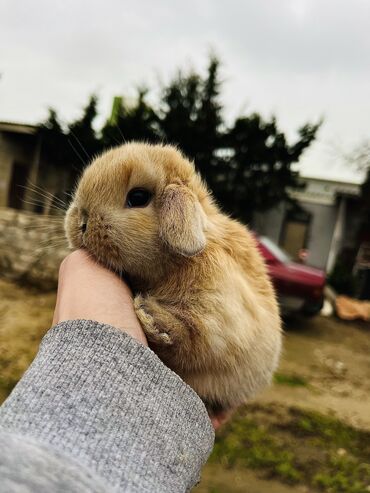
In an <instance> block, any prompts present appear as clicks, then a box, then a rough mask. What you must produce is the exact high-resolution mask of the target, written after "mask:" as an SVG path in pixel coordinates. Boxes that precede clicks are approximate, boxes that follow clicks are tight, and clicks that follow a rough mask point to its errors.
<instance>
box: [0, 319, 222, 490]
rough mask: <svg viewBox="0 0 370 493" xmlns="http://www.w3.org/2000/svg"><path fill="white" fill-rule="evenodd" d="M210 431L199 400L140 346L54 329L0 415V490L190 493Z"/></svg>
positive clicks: (106, 332) (99, 327)
mask: <svg viewBox="0 0 370 493" xmlns="http://www.w3.org/2000/svg"><path fill="white" fill-rule="evenodd" d="M213 439H214V433H213V428H212V426H211V423H210V420H209V418H208V415H207V412H206V410H205V407H204V405H203V403H202V402H201V400H200V399H199V397H198V396H197V395H196V394H195V393H194V392H193V390H192V389H191V388H190V387H188V386H187V385H186V384H185V383H184V382H183V381H182V380H181V379H180V378H179V377H178V376H177V375H175V374H174V373H173V372H172V371H171V370H169V369H168V368H167V367H166V366H165V365H164V364H163V363H162V362H161V361H160V360H159V359H158V358H157V356H156V355H155V354H154V353H153V352H152V351H151V350H150V349H148V348H147V347H144V346H143V345H142V344H140V343H139V342H137V341H136V340H134V339H132V338H131V337H130V336H128V335H126V334H125V333H124V332H122V331H119V330H118V329H115V328H113V327H110V326H107V325H103V324H99V323H97V322H92V321H86V320H76V321H72V322H63V323H60V324H59V325H57V326H55V327H54V328H52V329H51V330H50V331H49V332H48V333H47V335H46V336H45V337H44V339H43V341H42V343H41V346H40V350H39V352H38V355H37V356H36V358H35V360H34V362H33V363H32V365H31V366H30V368H29V369H28V371H27V372H26V373H25V375H24V376H23V378H22V379H21V381H20V382H19V383H18V385H17V386H16V387H15V389H14V390H13V392H12V393H11V395H10V397H9V398H8V399H7V400H6V401H5V403H4V404H3V406H2V407H1V408H0V491H1V492H6V493H13V492H17V493H18V492H19V493H36V492H37V493H44V492H45V493H46V492H47V493H53V492H60V493H62V492H63V493H77V492H78V493H83V492H99V493H101V492H130V493H131V492H150V493H157V492H158V493H177V492H186V491H189V490H190V489H191V488H192V487H193V486H194V485H195V484H196V483H197V481H198V480H199V473H200V469H201V467H202V465H203V464H204V463H205V461H206V460H207V458H208V455H209V453H210V451H211V448H212V445H213Z"/></svg>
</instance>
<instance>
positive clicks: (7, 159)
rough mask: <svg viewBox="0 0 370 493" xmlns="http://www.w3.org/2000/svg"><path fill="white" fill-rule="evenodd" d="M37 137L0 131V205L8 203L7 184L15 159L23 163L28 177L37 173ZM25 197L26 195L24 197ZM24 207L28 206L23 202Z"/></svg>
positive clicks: (3, 205) (8, 183) (30, 177)
mask: <svg viewBox="0 0 370 493" xmlns="http://www.w3.org/2000/svg"><path fill="white" fill-rule="evenodd" d="M37 144H38V139H37V138H36V137H35V136H33V135H23V134H10V133H5V132H0V207H6V206H7V205H8V194H9V185H10V180H11V176H12V170H13V163H14V162H15V161H17V162H19V163H22V164H24V167H25V170H24V172H25V173H27V174H28V176H29V179H30V180H31V179H32V176H33V175H35V173H36V174H37V170H36V169H35V167H36V164H37V162H36V161H37V147H38V145H37ZM25 199H26V197H25ZM24 208H25V209H28V208H29V207H28V206H27V205H26V204H25V207H24Z"/></svg>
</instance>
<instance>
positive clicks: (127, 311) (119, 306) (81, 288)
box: [53, 250, 231, 430]
mask: <svg viewBox="0 0 370 493" xmlns="http://www.w3.org/2000/svg"><path fill="white" fill-rule="evenodd" d="M79 319H85V320H96V321H97V322H101V323H104V324H108V325H112V326H113V327H116V328H118V329H121V330H123V331H124V332H126V333H127V334H129V335H130V336H131V337H133V338H135V339H137V340H138V341H139V342H141V343H142V344H144V345H145V346H147V345H148V342H147V340H146V337H145V334H144V332H143V329H142V328H141V325H140V323H139V321H138V319H137V317H136V314H135V310H134V305H133V297H132V293H131V290H130V288H129V287H128V286H127V284H125V282H124V281H123V280H122V279H120V278H119V277H118V276H117V275H116V274H114V273H113V272H111V271H109V270H108V269H106V268H105V267H103V266H102V265H100V264H98V263H97V262H96V261H95V260H94V259H93V258H92V257H91V256H90V255H89V254H88V253H87V252H86V251H85V250H76V251H74V252H73V253H71V254H69V255H68V256H67V257H66V258H65V259H64V260H63V262H62V264H61V266H60V270H59V281H58V294H57V302H56V306H55V311H54V318H53V325H55V324H57V323H59V322H63V321H66V320H79ZM230 416H231V413H219V414H216V415H213V416H210V419H211V422H212V424H213V427H214V429H215V430H217V429H218V428H219V427H220V426H221V425H222V424H224V423H225V422H226V421H227V420H228V419H229V418H230Z"/></svg>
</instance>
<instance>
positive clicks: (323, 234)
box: [252, 202, 337, 269]
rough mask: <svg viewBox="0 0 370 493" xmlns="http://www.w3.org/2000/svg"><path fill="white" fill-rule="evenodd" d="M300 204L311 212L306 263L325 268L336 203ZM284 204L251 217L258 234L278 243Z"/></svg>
mask: <svg viewBox="0 0 370 493" xmlns="http://www.w3.org/2000/svg"><path fill="white" fill-rule="evenodd" d="M300 205H301V206H302V207H303V209H305V210H306V211H307V212H309V213H311V214H312V219H311V224H310V227H309V231H308V245H307V248H308V251H309V254H308V258H307V264H308V265H312V266H314V267H319V268H321V269H325V267H326V263H327V259H328V255H329V250H330V245H331V240H332V236H333V231H334V226H335V220H336V216H337V205H322V204H312V203H307V202H301V203H300ZM285 210H286V206H285V204H280V205H279V206H277V207H275V208H273V209H271V210H269V211H267V212H264V213H257V214H255V216H254V218H253V224H252V227H253V229H254V230H255V231H256V232H257V233H258V234H260V235H265V236H268V237H269V238H271V239H272V240H273V241H274V242H275V243H277V244H279V242H280V240H281V234H282V228H283V225H284V218H285Z"/></svg>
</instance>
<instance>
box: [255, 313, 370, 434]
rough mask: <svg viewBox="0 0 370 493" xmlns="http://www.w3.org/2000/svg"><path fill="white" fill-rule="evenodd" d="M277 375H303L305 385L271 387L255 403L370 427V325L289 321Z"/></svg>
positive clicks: (323, 321) (315, 320)
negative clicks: (296, 408) (295, 408)
mask: <svg viewBox="0 0 370 493" xmlns="http://www.w3.org/2000/svg"><path fill="white" fill-rule="evenodd" d="M279 373H282V374H284V375H285V374H286V375H297V376H299V377H302V378H303V379H304V380H305V382H307V385H301V386H291V385H273V386H272V387H270V388H269V389H267V390H266V391H265V392H264V393H263V394H262V395H260V396H259V397H258V399H257V401H258V402H260V403H266V404H267V403H273V402H279V403H283V404H285V405H294V406H300V407H304V408H307V409H313V410H316V411H319V412H322V413H325V414H332V415H334V416H336V417H337V418H339V419H342V420H345V421H346V422H347V423H349V424H351V425H352V426H356V427H360V428H365V429H370V324H365V323H363V324H356V323H346V322H342V321H339V320H337V319H334V318H330V319H326V318H324V317H316V318H314V319H309V320H307V319H306V320H295V321H291V322H290V323H289V324H288V325H287V327H286V333H285V343H284V352H283V357H282V360H281V364H280V368H279Z"/></svg>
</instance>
